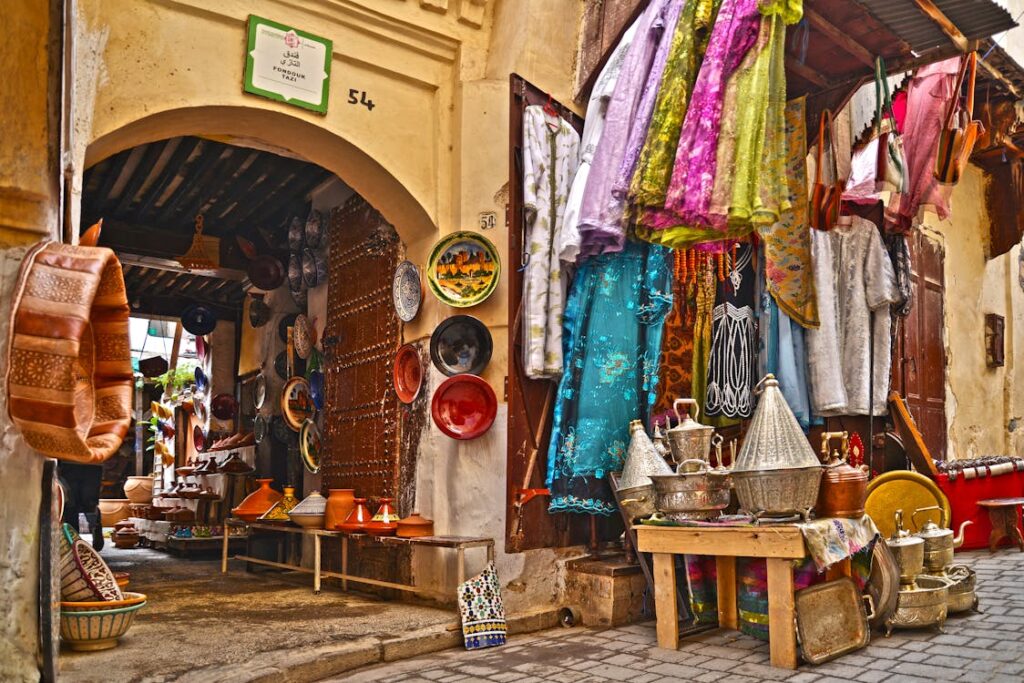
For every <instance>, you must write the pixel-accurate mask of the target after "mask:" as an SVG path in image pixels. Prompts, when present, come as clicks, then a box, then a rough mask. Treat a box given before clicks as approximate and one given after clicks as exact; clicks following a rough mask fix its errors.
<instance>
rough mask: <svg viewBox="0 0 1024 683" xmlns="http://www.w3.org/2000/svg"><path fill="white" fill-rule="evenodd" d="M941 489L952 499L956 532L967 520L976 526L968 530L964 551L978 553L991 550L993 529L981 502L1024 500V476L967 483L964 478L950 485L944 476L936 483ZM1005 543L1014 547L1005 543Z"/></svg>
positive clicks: (960, 477)
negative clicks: (979, 502)
mask: <svg viewBox="0 0 1024 683" xmlns="http://www.w3.org/2000/svg"><path fill="white" fill-rule="evenodd" d="M935 483H936V484H938V486H939V489H941V491H942V492H943V493H944V494H946V497H947V498H949V505H950V508H951V509H952V512H953V515H952V516H953V523H952V528H953V530H954V531H956V530H958V529H959V528H960V525H961V524H963V523H964V522H965V521H967V520H971V521H972V522H974V524H971V525H969V526H968V527H967V528H966V529H965V530H964V544H963V546H962V547H961V548H960V549H961V550H977V549H979V548H987V547H988V536H989V534H990V533H991V532H992V525H991V524H990V523H989V521H988V511H987V510H986V509H985V508H983V507H978V501H979V500H985V499H986V498H1016V497H1018V496H1024V472H1011V473H1010V474H1002V475H999V476H995V477H978V478H976V479H964V478H963V475H960V476H958V477H957V479H956V481H954V482H950V481H949V476H948V475H946V474H940V475H938V477H937V478H936V480H935ZM1017 524H1020V511H1018V512H1017ZM1003 543H1012V540H1011V541H1008V540H1005V539H1004V540H1003Z"/></svg>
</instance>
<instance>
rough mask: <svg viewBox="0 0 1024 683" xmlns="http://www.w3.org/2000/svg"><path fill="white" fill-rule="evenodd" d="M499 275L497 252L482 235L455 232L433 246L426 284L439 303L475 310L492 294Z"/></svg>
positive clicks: (499, 261) (428, 261)
mask: <svg viewBox="0 0 1024 683" xmlns="http://www.w3.org/2000/svg"><path fill="white" fill-rule="evenodd" d="M500 275H501V260H500V259H499V257H498V250H497V249H495V248H494V245H493V244H491V242H490V240H488V239H487V238H486V237H484V236H483V235H480V234H477V233H475V232H456V233H453V234H451V235H448V236H447V237H444V238H442V239H441V240H440V241H439V242H438V243H437V244H435V245H434V249H433V251H431V252H430V258H429V259H428V260H427V283H428V284H429V285H430V291H432V292H433V293H434V296H436V297H437V298H438V299H440V300H441V302H442V303H445V304H448V305H449V306H455V307H456V308H466V307H467V306H475V305H476V304H478V303H480V302H481V301H483V300H485V299H486V298H487V297H489V296H490V295H491V293H492V292H494V288H495V287H497V286H498V278H499V277H500Z"/></svg>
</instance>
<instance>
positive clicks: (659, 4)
mask: <svg viewBox="0 0 1024 683" xmlns="http://www.w3.org/2000/svg"><path fill="white" fill-rule="evenodd" d="M680 2H681V0H653V2H651V4H650V5H648V7H647V9H646V10H644V12H643V14H642V15H641V16H640V19H639V20H638V22H637V29H636V36H635V37H634V38H633V42H632V43H631V44H630V46H629V50H628V52H627V53H626V57H625V59H624V60H623V63H622V68H621V70H620V72H619V78H618V81H617V82H616V84H615V91H614V94H613V95H612V98H611V100H610V101H609V102H608V110H607V114H606V115H605V124H604V130H603V131H602V133H601V139H600V141H599V142H598V144H597V150H596V151H595V152H594V160H593V163H592V164H591V168H590V176H589V177H588V178H587V185H586V188H585V189H584V191H583V203H582V206H581V208H580V217H579V222H578V225H579V232H580V258H585V257H587V256H592V255H594V254H601V253H605V252H616V251H620V250H621V249H622V247H623V244H624V243H625V239H626V231H625V227H624V226H623V211H624V203H623V199H622V198H621V197H616V196H615V195H614V194H613V193H612V186H613V185H614V183H615V180H616V178H617V176H618V171H619V166H620V164H621V163H622V159H623V156H624V155H625V153H626V144H627V142H628V139H629V133H630V131H631V130H632V129H633V125H634V122H635V120H636V114H637V110H638V107H639V105H640V101H641V99H642V97H643V94H644V84H645V83H646V80H647V76H648V74H649V73H650V71H651V65H652V63H653V61H654V55H655V52H656V51H657V49H658V46H659V45H660V44H661V41H662V40H663V39H666V38H665V26H666V13H667V12H668V11H669V10H670V9H672V8H678V6H679V3H680ZM670 38H671V34H669V39H670Z"/></svg>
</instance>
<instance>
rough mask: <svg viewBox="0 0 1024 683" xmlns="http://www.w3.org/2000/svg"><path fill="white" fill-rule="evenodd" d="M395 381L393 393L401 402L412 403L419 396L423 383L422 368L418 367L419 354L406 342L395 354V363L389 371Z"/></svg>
mask: <svg viewBox="0 0 1024 683" xmlns="http://www.w3.org/2000/svg"><path fill="white" fill-rule="evenodd" d="M391 376H392V379H393V380H394V383H395V393H396V394H398V400H399V401H401V402H402V403H412V402H413V401H415V400H416V397H417V396H419V393H420V387H421V386H422V385H423V368H422V367H420V354H419V351H417V350H416V347H415V346H413V345H412V344H406V345H405V346H403V347H402V348H400V349H398V352H397V353H396V354H395V364H394V367H393V368H392V371H391Z"/></svg>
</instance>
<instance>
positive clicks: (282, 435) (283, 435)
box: [270, 415, 299, 448]
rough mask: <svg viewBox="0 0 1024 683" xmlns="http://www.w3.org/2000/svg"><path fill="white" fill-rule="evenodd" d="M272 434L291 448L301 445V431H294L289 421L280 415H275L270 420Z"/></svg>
mask: <svg viewBox="0 0 1024 683" xmlns="http://www.w3.org/2000/svg"><path fill="white" fill-rule="evenodd" d="M270 434H271V435H272V436H273V437H274V438H275V439H277V441H279V442H280V443H283V444H284V445H285V446H288V447H289V448H292V447H295V446H298V445H299V433H298V432H295V431H292V430H291V429H290V428H289V427H288V423H286V422H285V421H284V418H283V417H281V416H280V415H275V416H274V417H273V418H271V420H270Z"/></svg>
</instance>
